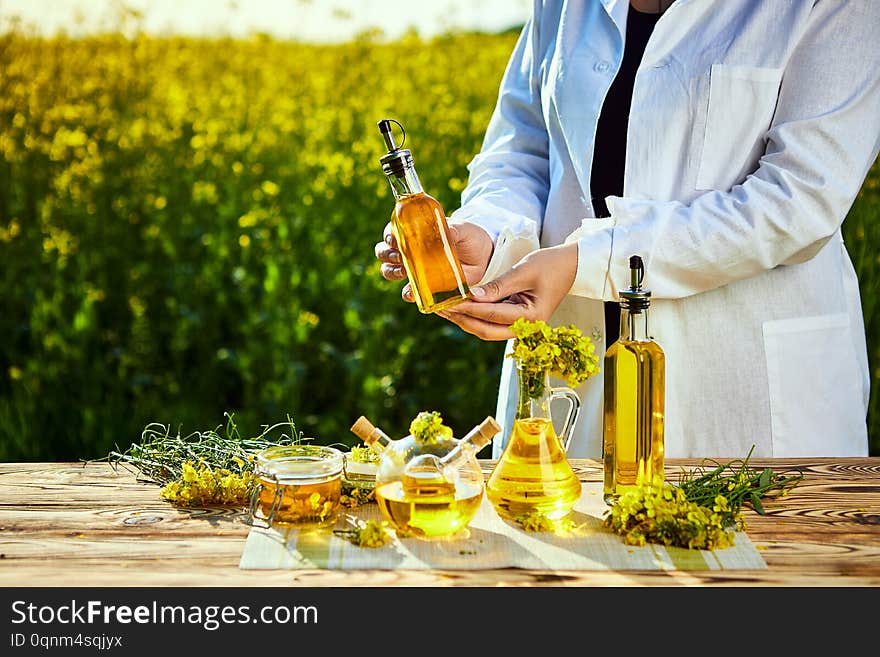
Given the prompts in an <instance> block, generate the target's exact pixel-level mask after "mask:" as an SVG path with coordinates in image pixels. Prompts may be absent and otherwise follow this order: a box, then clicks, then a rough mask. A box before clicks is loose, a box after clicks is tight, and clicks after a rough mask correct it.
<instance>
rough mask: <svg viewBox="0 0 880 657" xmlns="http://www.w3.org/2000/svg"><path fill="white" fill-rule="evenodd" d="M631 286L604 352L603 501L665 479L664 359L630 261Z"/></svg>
mask: <svg viewBox="0 0 880 657" xmlns="http://www.w3.org/2000/svg"><path fill="white" fill-rule="evenodd" d="M630 275H631V285H630V287H629V288H628V289H626V290H621V291H620V338H619V339H618V340H617V341H616V342H615V343H614V344H612V345H611V346H610V347H608V349H607V351H606V352H605V402H604V404H605V405H604V437H603V454H602V457H603V468H604V484H603V497H604V499H605V502H606V503H607V504H613V502H614V500H616V499H617V497H619V496H620V495H621V494H622V493H624V492H626V491H628V490H633V489H635V488H637V487H638V486H641V485H643V484H650V483H652V482H653V481H654V477H655V476H657V475H659V476H661V477H662V476H664V470H663V468H664V458H663V451H664V438H663V423H664V405H665V390H666V388H665V385H666V382H665V356H664V353H663V349H662V348H661V347H660V345H659V344H657V342H655V341H654V340H653V338H651V337H649V336H650V334H649V332H648V308H649V306H650V303H651V292H650V290H645V289H643V288H642V278H643V276H644V266H643V263H642V260H641V258H640V257H639V256H632V257H631V258H630Z"/></svg>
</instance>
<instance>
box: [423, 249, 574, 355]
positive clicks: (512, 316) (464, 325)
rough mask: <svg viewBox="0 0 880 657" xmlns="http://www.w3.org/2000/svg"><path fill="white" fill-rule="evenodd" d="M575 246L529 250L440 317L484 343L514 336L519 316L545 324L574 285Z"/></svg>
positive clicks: (472, 289)
mask: <svg viewBox="0 0 880 657" xmlns="http://www.w3.org/2000/svg"><path fill="white" fill-rule="evenodd" d="M577 258H578V247H577V243H576V242H575V243H571V244H563V245H560V246H553V247H548V248H546V249H538V250H537V251H532V252H531V253H529V254H528V255H527V256H525V257H524V258H523V259H522V260H520V261H519V262H518V263H517V264H516V265H514V266H513V267H512V268H511V269H510V271H508V272H507V273H505V274H503V275H501V276H499V277H498V278H496V279H495V280H494V281H490V282H489V283H486V284H485V285H483V286H482V287H475V288H471V298H472V299H473V301H463V302H462V303H459V304H457V305H455V306H453V307H452V308H450V309H448V310H445V311H441V312H440V313H438V314H439V315H441V316H443V317H445V318H446V319H448V320H449V321H450V322H453V323H454V324H457V325H458V326H459V327H460V328H461V329H462V330H464V331H467V332H468V333H472V334H473V335H476V336H477V337H479V338H482V339H483V340H507V339H509V338H512V337H513V333H512V332H511V331H510V325H511V324H513V323H514V322H515V321H516V320H517V319H519V318H520V317H525V318H526V319H529V320H537V319H540V320H544V321H547V320H548V319H549V318H550V316H551V315H552V314H553V312H554V311H555V310H556V308H557V307H558V306H559V304H560V303H561V302H562V300H563V299H564V298H565V296H566V295H567V294H568V292H569V291H570V290H571V286H572V284H573V283H574V278H575V275H576V274H577Z"/></svg>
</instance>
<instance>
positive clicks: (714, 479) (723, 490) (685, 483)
mask: <svg viewBox="0 0 880 657" xmlns="http://www.w3.org/2000/svg"><path fill="white" fill-rule="evenodd" d="M754 449H755V446H754V445H752V447H751V449H750V450H749V453H748V454H747V455H746V457H745V458H744V459H735V460H732V461H728V462H726V463H720V462H718V461H716V460H713V459H703V461H702V462H701V463H700V465H699V466H697V467H696V468H694V469H692V470H684V471H682V473H681V475H680V477H679V486H680V488H681V489H682V490H683V491H684V493H685V496H686V497H687V499H688V500H690V501H692V502H695V503H697V504H703V505H708V504H709V503H710V502H712V501H713V500H714V499H715V498H716V496H718V495H723V496H724V498H725V499H726V500H727V502H728V509H727V510H726V511H725V512H724V515H725V519H726V521H727V522H729V523H732V522H734V519H735V517H736V516H737V515H738V514H739V512H740V510H741V509H742V507H743V505H746V506H749V507H751V508H752V509H754V510H755V511H756V512H757V513H759V514H761V515H764V505H763V503H762V502H761V499H762V498H765V497H784V496H786V495H788V492H789V491H790V490H791V489H792V488H794V487H795V486H797V485H798V483H800V481H801V480H802V479H803V478H804V474H803V472H801V471H800V470H794V471H791V472H776V471H774V470H772V469H770V468H761V469H758V468H754V467H752V465H751V464H750V463H749V459H750V458H751V456H752V452H753V451H754Z"/></svg>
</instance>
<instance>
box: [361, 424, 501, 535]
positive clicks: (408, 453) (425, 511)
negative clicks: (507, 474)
mask: <svg viewBox="0 0 880 657" xmlns="http://www.w3.org/2000/svg"><path fill="white" fill-rule="evenodd" d="M500 428H501V427H500V426H499V425H498V423H497V422H496V421H495V419H494V418H492V417H487V418H486V419H485V420H483V422H481V423H480V424H479V425H477V426H476V427H474V428H473V429H472V430H471V431H470V432H468V434H467V435H465V436H464V437H463V438H461V439H460V440H459V439H456V438H452V437H447V436H437V437H435V438H434V439H432V440H430V441H423V440H419V439H417V438H416V437H415V436H413V435H408V436H406V437H404V438H401V439H398V440H394V439H392V438H390V437H389V436H388V435H387V434H386V433H385V432H383V431H382V430H381V429H378V428H377V427H375V426H374V425H373V424H372V423H371V422H370V421H369V420H367V419H366V418H364V417H361V418H359V419H358V420H357V422H355V424H354V426H352V432H353V433H354V434H355V435H357V436H358V437H359V438H361V439H362V440H363V441H364V442H365V443H367V445H369V446H370V447H371V448H372V449H373V450H374V451H376V452H377V453H378V454H380V460H379V467H378V469H377V471H376V488H375V497H376V502H377V503H378V505H379V509H380V510H381V512H382V515H383V516H384V517H385V518H386V519H387V520H388V521H389V522H390V523H391V525H392V526H393V527H394V528H395V529H396V530H397V531H398V532H399V533H400V534H401V535H404V536H413V537H417V538H423V539H435V538H442V537H454V536H455V535H456V534H458V533H459V532H460V531H462V530H463V529H465V528H466V527H467V525H468V524H469V523H470V521H471V520H472V519H473V517H474V515H475V514H476V513H477V510H478V509H479V508H480V504H481V503H482V500H483V491H484V477H483V472H482V468H481V467H480V464H479V461H478V460H477V454H478V453H479V451H480V450H481V449H482V448H483V447H485V446H486V445H488V444H489V443H490V442H491V441H492V438H493V437H494V436H495V434H497V433H498V431H499V430H500Z"/></svg>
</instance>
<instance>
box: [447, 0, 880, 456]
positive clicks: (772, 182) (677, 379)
mask: <svg viewBox="0 0 880 657" xmlns="http://www.w3.org/2000/svg"><path fill="white" fill-rule="evenodd" d="M627 9H628V2H627V0H580V1H574V0H570V1H567V2H562V1H552V0H548V1H546V2H542V1H540V0H536V2H535V4H534V8H533V12H532V16H531V18H530V19H529V20H528V22H527V23H526V25H525V27H524V29H523V31H522V34H521V35H520V38H519V40H518V42H517V45H516V47H515V50H514V52H513V54H512V56H511V58H510V62H509V65H508V68H507V70H506V72H505V74H504V78H503V80H502V83H501V88H500V92H499V96H498V103H497V106H496V108H495V111H494V114H493V115H492V118H491V121H490V124H489V126H488V129H487V132H486V136H485V140H484V143H483V147H482V149H481V151H480V153H479V154H477V155H476V156H475V157H474V159H473V161H472V162H471V163H470V165H469V171H470V178H469V182H468V186H467V187H466V189H465V190H464V192H463V194H462V204H461V207H460V208H459V209H458V210H457V211H456V212H455V213H453V215H452V217H451V221H452V222H453V223H455V222H458V221H472V222H475V223H478V224H480V225H482V226H483V227H485V228H486V230H488V231H489V233H490V234H491V235H492V236H493V238H495V240H496V246H495V252H494V254H493V257H492V261H491V262H490V265H489V269H488V271H487V272H486V277H485V278H484V279H483V282H485V281H488V280H491V279H492V278H495V277H497V276H498V275H499V274H501V273H502V272H504V271H505V270H507V269H508V268H509V267H510V266H511V265H512V264H514V263H515V262H516V261H517V260H518V259H519V258H521V257H522V256H523V255H524V254H525V253H527V252H529V251H531V250H533V249H535V248H537V247H538V245H539V243H540V245H541V246H551V245H556V244H561V243H563V242H568V241H572V240H576V241H577V243H578V260H579V264H578V271H577V276H576V280H575V283H574V285H573V287H572V289H571V293H570V295H569V296H568V297H567V298H566V299H565V300H564V301H563V303H562V304H561V305H560V307H559V308H558V309H557V311H556V313H555V314H554V316H553V318H552V319H551V322H552V323H553V324H555V325H559V324H567V323H574V324H576V325H578V326H579V327H580V328H581V329H582V330H583V331H584V332H585V333H586V334H587V335H590V336H592V337H593V339H594V341H595V342H596V349H597V353H599V354H600V356H601V355H603V354H604V351H605V349H606V347H607V345H606V344H605V341H604V319H603V301H604V300H617V298H618V296H617V291H618V290H620V289H623V288H625V287H627V286H628V281H629V278H628V260H629V256H630V255H633V254H639V255H641V256H642V258H643V260H644V262H645V267H646V275H645V281H644V284H645V287H647V288H649V289H650V290H651V291H652V298H653V302H652V305H651V308H650V315H649V331H650V332H651V334H652V335H653V336H654V338H655V339H656V341H657V342H658V343H659V344H660V345H661V347H662V348H663V350H664V352H665V354H666V409H665V410H666V420H665V446H666V455H667V456H668V457H670V458H674V457H699V458H703V457H720V458H738V457H744V456H745V455H746V454H747V453H748V452H749V450H750V448H751V447H752V446H753V445H754V446H755V449H754V452H753V456H755V457H760V456H776V457H782V456H864V455H866V454H867V453H868V439H867V428H866V415H867V404H868V396H869V384H870V380H869V373H868V360H867V350H866V344H865V332H864V321H863V317H862V312H861V301H860V296H859V287H858V282H857V280H856V275H855V271H854V269H853V266H852V263H851V260H850V258H849V255H848V253H847V251H846V247H845V245H844V244H843V240H842V238H841V232H840V226H841V224H842V221H843V219H844V217H845V216H846V214H847V212H848V211H849V208H850V206H851V204H852V202H853V200H854V198H855V196H856V194H857V193H858V191H859V189H860V187H861V185H862V183H863V181H864V178H865V175H866V174H867V171H868V169H869V168H870V166H871V164H872V163H873V162H874V160H875V159H876V158H877V155H878V149H880V39H878V37H877V34H878V33H880V2H878V1H877V0H724V1H720V0H718V1H713V0H677V1H676V2H675V3H674V4H673V5H672V6H671V7H670V8H669V9H668V10H667V11H666V13H665V14H664V15H663V16H662V17H661V18H660V19H659V21H658V23H657V25H656V28H655V30H654V32H653V34H652V36H651V39H650V41H649V42H648V45H647V48H646V51H645V54H644V58H643V60H642V63H641V66H640V67H639V70H638V73H637V76H636V80H635V87H634V91H633V99H632V110H631V114H630V119H629V134H628V141H627V153H626V174H625V181H624V192H623V195H622V197H608V198H607V199H606V201H607V204H608V208H609V211H610V212H611V217H610V218H605V219H597V218H595V216H594V215H593V210H592V205H591V203H590V201H589V198H590V163H591V162H592V153H593V134H594V131H595V128H596V123H597V120H598V116H599V111H600V108H601V105H602V101H603V99H604V96H605V93H606V92H607V90H608V87H609V86H610V84H611V82H612V80H613V77H614V75H615V73H616V71H617V68H618V66H619V64H620V61H621V59H622V55H623V38H624V36H623V35H625V33H626V16H627ZM509 347H510V344H508V348H509ZM600 363H601V360H600ZM512 365H513V363H512V361H511V359H509V358H506V359H505V363H504V367H503V372H502V380H501V383H500V388H499V395H498V408H497V410H496V418H497V419H498V420H499V421H500V422H501V424H502V427H503V428H502V431H501V432H500V433H499V434H498V437H497V438H496V440H495V443H494V445H493V455H494V456H495V457H498V456H500V454H501V450H502V448H503V446H504V444H505V442H506V440H507V437H508V433H509V430H510V427H511V426H512V419H513V405H514V403H515V395H516V390H515V389H512V388H511V382H512V376H513V371H512ZM557 383H561V382H557ZM602 387H603V385H602V376H601V375H597V376H595V377H593V378H592V379H589V380H588V381H587V382H585V383H584V384H583V385H581V386H580V387H579V389H578V394H579V395H580V397H581V400H582V410H581V414H580V417H579V419H578V422H577V425H576V427H575V430H574V432H573V435H572V438H571V444H570V448H569V455H570V456H575V457H595V458H598V457H600V456H601V453H602V401H603V390H602ZM563 411H564V409H560V411H559V413H558V414H559V415H560V416H561V415H563Z"/></svg>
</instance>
